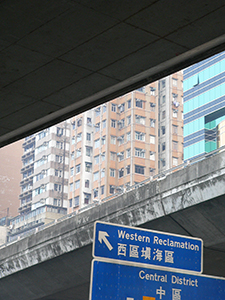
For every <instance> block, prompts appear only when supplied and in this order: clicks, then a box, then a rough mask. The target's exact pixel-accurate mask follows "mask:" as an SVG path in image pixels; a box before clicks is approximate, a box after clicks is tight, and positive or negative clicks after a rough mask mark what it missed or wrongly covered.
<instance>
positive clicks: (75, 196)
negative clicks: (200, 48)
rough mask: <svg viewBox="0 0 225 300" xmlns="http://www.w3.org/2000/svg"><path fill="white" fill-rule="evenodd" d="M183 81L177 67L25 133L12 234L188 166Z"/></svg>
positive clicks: (11, 236) (21, 232) (12, 235)
mask: <svg viewBox="0 0 225 300" xmlns="http://www.w3.org/2000/svg"><path fill="white" fill-rule="evenodd" d="M182 85H183V74H182V72H177V73H175V74H173V75H171V76H168V77H166V78H163V79H161V80H159V81H157V82H154V83H151V84H149V85H147V86H145V87H143V88H140V89H138V90H135V91H133V92H130V93H127V94H126V95H124V96H121V97H118V98H116V99H114V100H112V101H110V102H108V103H105V104H102V105H100V106H98V107H96V108H94V109H91V110H89V111H86V112H84V113H82V114H80V115H77V116H75V117H73V118H71V119H70V120H67V121H65V122H63V123H60V124H58V125H56V126H52V127H51V128H48V129H45V130H43V131H41V132H38V133H37V134H34V135H32V136H29V137H28V138H26V139H25V140H24V143H23V151H24V153H23V156H22V163H23V166H22V169H21V174H22V180H21V183H20V185H21V194H20V207H19V216H17V217H15V218H14V219H13V220H12V222H11V227H12V228H11V233H10V235H9V238H10V239H11V240H13V239H15V238H16V237H17V236H18V235H21V234H23V232H24V233H26V232H27V231H29V230H32V229H33V228H36V227H39V226H41V225H44V224H47V223H49V222H51V221H53V220H54V219H57V218H59V217H60V216H62V215H63V214H66V213H71V212H74V211H77V212H79V211H80V210H82V209H84V208H85V207H86V206H87V205H89V204H92V203H98V202H100V201H103V200H104V201H106V200H107V198H108V197H109V198H110V197H112V196H113V195H114V194H117V193H121V192H124V191H126V190H129V189H130V187H131V186H133V185H135V184H138V183H140V182H142V181H144V180H146V179H149V178H153V177H154V176H155V175H156V174H158V173H162V172H164V171H165V170H167V169H169V168H172V167H175V166H177V165H178V164H181V163H182V161H183V120H182V113H183V86H182Z"/></svg>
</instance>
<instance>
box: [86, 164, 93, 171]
mask: <svg viewBox="0 0 225 300" xmlns="http://www.w3.org/2000/svg"><path fill="white" fill-rule="evenodd" d="M91 169H92V163H90V162H85V171H86V172H91Z"/></svg>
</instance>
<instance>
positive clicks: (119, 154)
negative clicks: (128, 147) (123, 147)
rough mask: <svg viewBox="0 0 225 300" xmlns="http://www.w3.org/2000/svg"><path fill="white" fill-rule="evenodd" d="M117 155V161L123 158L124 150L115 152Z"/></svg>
mask: <svg viewBox="0 0 225 300" xmlns="http://www.w3.org/2000/svg"><path fill="white" fill-rule="evenodd" d="M117 156H118V160H119V161H122V160H124V151H123V152H120V153H118V154H117Z"/></svg>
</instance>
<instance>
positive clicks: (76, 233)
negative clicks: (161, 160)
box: [0, 152, 225, 300]
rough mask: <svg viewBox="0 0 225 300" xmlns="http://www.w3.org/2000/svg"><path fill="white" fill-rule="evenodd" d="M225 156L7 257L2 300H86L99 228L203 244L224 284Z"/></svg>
mask: <svg viewBox="0 0 225 300" xmlns="http://www.w3.org/2000/svg"><path fill="white" fill-rule="evenodd" d="M224 153H225V152H222V153H219V154H217V155H215V156H213V157H210V158H208V159H205V160H203V161H200V162H198V163H196V164H194V165H191V166H187V167H186V168H184V169H182V170H180V171H177V172H174V173H172V174H170V175H168V176H167V177H166V178H165V179H162V180H158V181H153V182H150V183H149V184H146V185H144V186H142V187H139V188H137V189H135V190H132V191H130V192H128V193H126V194H123V195H121V196H120V197H117V198H115V199H114V200H111V201H108V202H105V203H102V204H101V205H98V206H96V207H94V208H93V209H89V210H87V211H85V212H83V213H81V214H79V215H77V216H73V217H71V218H68V219H66V220H64V221H62V222H60V223H58V224H56V225H54V226H51V227H49V228H46V229H45V230H42V231H40V232H37V233H36V234H34V235H32V236H30V237H26V238H24V239H21V240H20V241H18V242H15V243H14V244H11V245H8V246H6V247H3V248H1V249H0V257H1V260H0V291H1V292H0V300H8V299H9V300H14V299H19V300H87V299H88V291H89V280H90V269H91V260H92V253H91V250H92V239H93V225H94V222H95V221H96V220H102V221H107V222H112V223H116V224H124V225H128V226H140V227H143V228H148V229H155V230H160V231H165V232H171V233H177V234H182V235H188V236H193V237H200V238H202V239H203V243H204V259H203V273H204V274H211V275H217V276H224V277H225V223H224V215H225V202H224V194H225V176H224V174H225V155H224Z"/></svg>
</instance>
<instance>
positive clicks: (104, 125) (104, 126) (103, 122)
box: [102, 120, 106, 128]
mask: <svg viewBox="0 0 225 300" xmlns="http://www.w3.org/2000/svg"><path fill="white" fill-rule="evenodd" d="M102 128H106V120H103V121H102Z"/></svg>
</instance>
